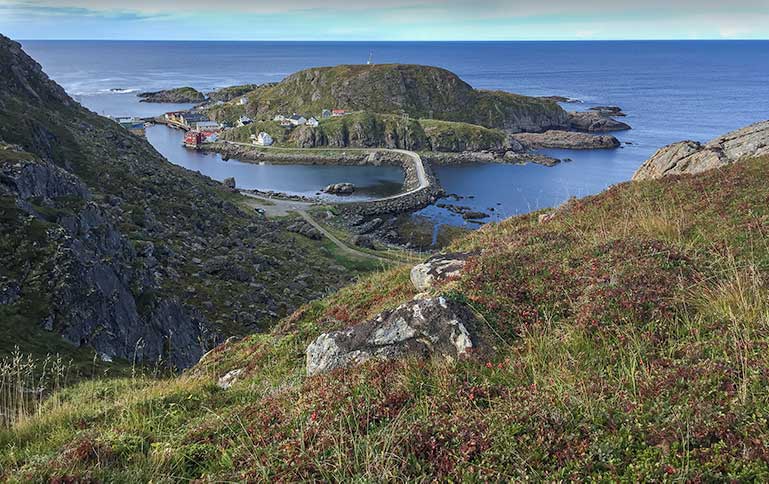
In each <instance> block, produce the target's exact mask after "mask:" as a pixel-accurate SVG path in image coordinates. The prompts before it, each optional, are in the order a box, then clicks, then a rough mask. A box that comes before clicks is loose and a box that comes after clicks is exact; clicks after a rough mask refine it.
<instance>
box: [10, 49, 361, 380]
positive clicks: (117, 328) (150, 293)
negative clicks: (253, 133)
mask: <svg viewBox="0 0 769 484" xmlns="http://www.w3.org/2000/svg"><path fill="white" fill-rule="evenodd" d="M237 203H238V198H237V197H236V196H235V195H234V194H232V192H231V191H229V190H227V189H226V188H225V187H222V186H221V185H220V184H219V183H217V182H214V181H213V180H210V179H207V178H204V177H202V176H199V175H197V174H194V173H191V172H188V171H186V170H183V169H181V168H178V167H175V166H173V165H171V164H170V163H169V162H167V161H166V160H164V159H163V158H162V157H161V156H160V155H159V154H158V153H157V152H156V151H155V150H154V149H153V148H152V147H151V146H150V145H149V144H148V143H147V142H146V141H145V140H143V139H140V138H137V137H135V136H133V135H131V134H129V133H128V132H127V131H125V130H123V129H122V128H120V126H119V125H117V124H115V123H113V122H112V121H110V120H108V119H105V118H102V117H100V116H97V115H95V114H94V113H91V112H89V111H87V110H86V109H84V108H82V107H81V106H79V105H78V104H77V103H76V102H74V101H73V100H72V99H70V98H69V96H67V94H66V93H65V92H64V91H63V90H62V89H61V87H59V86H58V85H56V84H55V83H54V82H52V81H51V80H49V79H48V77H47V76H46V75H45V74H44V73H43V72H42V70H41V68H40V66H39V65H38V64H37V63H35V62H34V61H33V60H32V59H30V58H29V57H28V56H27V55H26V54H25V53H24V52H23V51H22V50H21V47H20V46H19V45H18V44H17V43H15V42H12V41H10V40H9V39H7V38H5V37H2V36H0V225H1V226H2V235H0V259H1V262H2V263H0V294H3V296H2V298H1V299H0V320H2V324H0V330H1V331H2V332H3V334H2V337H3V338H2V339H3V343H1V344H0V348H3V349H8V350H9V349H10V348H8V345H12V344H14V343H16V342H18V343H19V344H20V346H22V350H26V349H27V348H31V347H34V346H35V339H40V338H41V337H38V335H39V334H40V332H47V333H48V334H57V335H60V336H61V337H62V338H63V339H64V340H66V341H68V342H69V343H71V345H72V346H71V347H73V348H76V347H90V348H93V349H95V350H96V351H97V352H99V353H102V354H103V356H104V357H105V358H115V357H117V358H125V359H128V360H133V359H134V358H135V359H136V360H139V361H142V360H143V361H157V360H158V359H162V360H163V361H164V362H166V363H168V364H169V365H171V366H175V367H179V368H181V367H187V366H189V365H191V364H193V363H195V362H196V361H197V359H198V357H199V356H200V355H202V354H203V353H204V352H205V351H206V350H207V349H208V348H209V347H210V345H212V344H215V343H216V342H218V341H220V340H221V339H222V338H224V337H226V336H228V335H230V334H244V333H247V332H252V331H258V330H262V329H264V328H267V327H268V326H269V325H270V324H271V322H272V321H274V320H275V319H277V318H278V317H279V316H280V315H282V314H285V313H287V312H289V311H290V310H291V308H293V307H296V306H298V305H299V304H301V303H303V302H304V301H306V300H307V299H308V298H313V297H318V296H319V295H320V294H322V293H323V292H324V291H326V290H327V287H328V285H331V286H334V285H338V284H341V283H343V282H344V281H346V280H348V278H349V277H350V275H349V273H348V271H347V270H346V269H345V268H344V267H342V266H340V265H339V263H338V262H337V261H336V260H334V259H333V258H331V257H330V255H328V254H327V253H324V252H323V251H322V250H321V248H320V246H319V245H318V244H317V242H312V241H310V239H307V238H304V237H301V236H294V235H292V234H291V235H290V234H288V233H287V232H285V231H284V230H283V229H284V227H283V225H282V224H280V223H273V222H268V221H266V220H263V219H261V218H258V217H257V216H256V215H254V214H250V213H245V212H244V211H243V210H242V209H241V208H239V206H238V205H237ZM33 336H34V337H33ZM42 337H45V338H47V336H42Z"/></svg>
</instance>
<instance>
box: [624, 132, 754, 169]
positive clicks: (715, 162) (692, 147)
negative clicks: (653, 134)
mask: <svg viewBox="0 0 769 484" xmlns="http://www.w3.org/2000/svg"><path fill="white" fill-rule="evenodd" d="M766 154H769V121H762V122H759V123H755V124H751V125H750V126H747V127H744V128H741V129H738V130H736V131H732V132H731V133H727V134H725V135H723V136H719V137H717V138H715V139H713V140H711V141H708V142H707V143H705V144H702V143H700V142H697V141H679V142H677V143H673V144H670V145H668V146H665V147H663V148H661V149H659V150H658V151H657V152H656V153H654V155H652V157H651V158H649V159H648V160H646V161H645V162H644V163H643V165H641V167H640V168H639V169H638V171H636V173H635V174H634V175H633V180H648V179H654V178H661V177H664V176H668V175H681V174H694V173H701V172H703V171H707V170H712V169H714V168H721V167H724V166H727V165H730V164H732V163H735V162H737V161H740V160H742V159H745V158H751V157H755V156H762V155H766Z"/></svg>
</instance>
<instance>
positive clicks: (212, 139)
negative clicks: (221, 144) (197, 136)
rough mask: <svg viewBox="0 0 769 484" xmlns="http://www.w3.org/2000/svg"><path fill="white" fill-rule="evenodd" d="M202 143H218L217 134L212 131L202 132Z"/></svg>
mask: <svg viewBox="0 0 769 484" xmlns="http://www.w3.org/2000/svg"><path fill="white" fill-rule="evenodd" d="M201 134H202V135H203V143H216V142H217V141H219V134H218V133H215V132H213V131H203V132H202V133H201Z"/></svg>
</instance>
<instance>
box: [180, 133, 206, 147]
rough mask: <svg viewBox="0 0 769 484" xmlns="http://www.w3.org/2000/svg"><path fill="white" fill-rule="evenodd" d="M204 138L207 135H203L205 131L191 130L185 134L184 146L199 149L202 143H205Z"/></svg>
mask: <svg viewBox="0 0 769 484" xmlns="http://www.w3.org/2000/svg"><path fill="white" fill-rule="evenodd" d="M204 140H205V137H204V136H203V133H200V132H198V131H189V132H187V134H186V135H184V146H185V147H187V148H194V149H198V148H200V145H202V144H203V141H204Z"/></svg>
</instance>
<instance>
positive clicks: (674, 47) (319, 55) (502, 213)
mask: <svg viewBox="0 0 769 484" xmlns="http://www.w3.org/2000/svg"><path fill="white" fill-rule="evenodd" d="M22 44H23V46H24V48H25V49H26V50H27V52H29V53H30V54H31V55H32V56H33V57H34V58H35V59H37V60H38V61H39V62H40V63H41V64H42V65H43V68H44V69H45V71H46V72H47V73H48V74H49V75H50V76H51V77H52V78H53V79H54V80H56V81H58V82H59V83H60V84H61V85H62V86H64V88H65V89H66V90H67V91H68V92H69V93H70V94H71V95H72V96H73V97H75V98H76V99H77V100H79V101H80V102H81V103H82V104H83V105H85V106H86V107H88V108H90V109H91V110H93V111H95V112H98V113H100V114H106V115H142V116H149V115H156V114H160V113H162V112H165V111H168V110H172V109H176V108H181V107H185V106H174V105H161V104H140V103H139V102H138V99H137V97H136V93H138V92H141V91H147V90H158V89H165V88H171V87H178V86H184V85H189V86H193V87H195V88H197V89H200V90H203V91H210V90H213V89H216V88H220V87H225V86H230V85H236V84H244V83H263V82H274V81H279V80H281V79H282V78H284V77H285V76H287V75H289V74H291V73H292V72H295V71H297V70H300V69H304V68H308V67H314V66H323V65H335V64H341V63H364V62H365V61H366V60H367V59H368V56H369V52H373V53H374V62H375V63H415V64H426V65H435V66H440V67H444V68H446V69H449V70H451V71H453V72H455V73H457V74H458V75H459V76H460V77H462V78H463V79H464V80H465V81H467V82H468V83H470V84H471V85H473V86H474V87H476V88H482V89H501V90H505V91H510V92H516V93H520V94H526V95H532V96H546V95H560V96H565V97H569V98H574V99H579V100H580V101H582V102H581V103H579V104H566V105H564V107H565V108H566V109H568V110H584V109H588V108H590V107H591V106H598V105H617V106H620V107H622V108H623V110H624V111H625V112H626V113H627V114H628V116H627V117H626V118H623V119H622V120H623V121H625V122H627V123H629V124H630V125H631V126H633V129H632V130H631V131H627V132H621V133H618V134H617V137H618V138H619V139H620V141H622V143H623V145H622V148H619V149H616V150H611V151H584V152H583V151H552V150H551V151H546V153H548V154H552V155H554V156H556V157H559V158H571V159H572V161H571V162H568V163H561V164H560V165H557V166H555V167H543V166H539V165H533V164H529V165H525V166H516V165H488V164H466V165H459V166H436V167H434V170H435V172H436V174H437V176H438V178H439V179H440V181H441V183H442V185H443V186H444V187H445V188H446V190H447V191H448V192H451V193H456V194H459V195H462V196H465V197H468V198H466V199H464V200H462V202H461V204H463V205H467V206H471V207H472V208H473V209H477V210H482V211H486V210H488V208H491V207H493V208H495V211H494V212H493V217H492V219H491V220H498V219H500V218H505V217H508V216H510V215H515V214H520V213H524V212H528V211H531V210H536V209H540V208H544V207H550V206H555V205H558V204H560V203H561V202H563V201H564V200H566V199H567V198H569V197H570V196H584V195H589V194H594V193H597V192H600V191H601V190H603V189H604V188H606V187H608V186H610V185H612V184H616V183H619V182H623V181H626V180H628V179H629V178H630V177H631V176H632V174H633V173H634V171H635V170H636V169H637V168H638V166H639V165H640V164H641V163H642V162H643V161H644V160H645V159H646V158H648V157H649V156H650V155H651V154H653V153H654V151H656V150H657V149H658V148H660V147H662V146H664V145H666V144H668V143H671V142H674V141H679V140H682V139H693V140H700V141H705V140H708V139H710V138H713V137H715V136H717V135H719V134H722V133H725V132H727V131H730V130H733V129H736V128H739V127H742V126H744V125H747V124H750V123H753V122H756V121H760V120H764V119H769V41H646V42H638V41H628V42H435V43H433V42H413V43H411V42H408V43H403V42H389V43H383V42H355V43H349V42H345V43H340V42H313V43H305V42H129V41H126V42H105V41H23V42H22ZM158 129H160V128H158ZM162 129H165V128H162ZM174 136H179V135H178V133H176V132H170V133H169V132H159V131H156V130H153V131H151V132H150V134H149V140H150V142H152V143H153V144H154V145H155V146H156V148H157V149H158V150H159V151H160V152H161V153H163V154H164V155H165V156H166V157H168V158H169V159H170V161H172V162H174V163H177V164H180V165H182V166H186V167H188V168H190V169H194V170H199V171H201V172H202V173H204V174H207V175H209V176H211V177H213V178H217V179H222V178H224V177H226V176H230V175H231V174H235V176H236V178H237V179H238V184H239V185H240V186H247V187H250V188H260V189H275V190H282V191H288V192H292V193H301V194H314V193H315V192H316V191H317V190H318V189H319V188H320V187H321V185H323V184H324V183H332V182H338V181H347V180H342V179H340V177H349V178H350V179H352V180H354V181H355V182H357V183H359V184H361V185H362V186H366V187H367V193H370V194H371V195H372V196H373V195H375V194H379V193H389V192H390V191H391V190H392V189H393V186H394V184H397V181H398V176H399V174H398V173H397V172H394V171H393V170H387V169H381V170H378V169H370V167H368V169H360V170H359V169H358V168H340V169H337V170H326V172H323V169H322V168H320V167H312V166H305V167H289V168H287V167H281V166H273V165H266V166H255V165H242V164H239V163H227V162H224V161H222V160H221V159H220V158H218V157H216V156H209V157H201V156H200V155H193V154H189V153H188V152H186V151H184V150H181V149H178V145H179V142H180V140H178V139H176V138H174ZM421 214H422V215H425V216H427V217H429V218H431V219H433V220H434V221H436V222H437V223H439V224H443V223H448V224H455V225H463V224H464V223H465V222H464V221H463V220H462V219H461V218H460V217H458V216H456V215H454V214H452V213H450V212H448V211H446V210H444V209H440V208H437V207H428V208H427V209H425V210H423V211H422V212H421Z"/></svg>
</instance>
